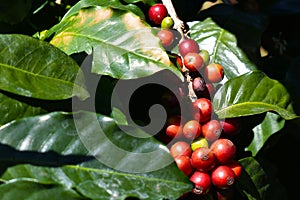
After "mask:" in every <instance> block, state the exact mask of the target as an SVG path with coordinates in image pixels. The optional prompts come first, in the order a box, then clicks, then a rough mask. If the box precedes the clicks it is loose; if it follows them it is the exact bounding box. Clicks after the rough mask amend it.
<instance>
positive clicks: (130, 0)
mask: <svg viewBox="0 0 300 200" xmlns="http://www.w3.org/2000/svg"><path fill="white" fill-rule="evenodd" d="M124 1H125V2H126V3H138V2H143V3H144V4H146V5H149V6H151V5H153V4H155V3H157V1H156V0H124Z"/></svg>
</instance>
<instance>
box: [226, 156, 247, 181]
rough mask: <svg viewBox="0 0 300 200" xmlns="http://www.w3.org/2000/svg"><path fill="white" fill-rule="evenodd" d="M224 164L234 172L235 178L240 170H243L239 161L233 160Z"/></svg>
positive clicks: (239, 173)
mask: <svg viewBox="0 0 300 200" xmlns="http://www.w3.org/2000/svg"><path fill="white" fill-rule="evenodd" d="M226 165H227V166H228V167H230V168H231V169H232V171H233V172H234V174H235V179H236V180H237V179H239V178H240V177H241V175H242V171H243V166H242V165H241V163H240V162H239V161H237V160H233V161H232V162H230V163H228V164H226Z"/></svg>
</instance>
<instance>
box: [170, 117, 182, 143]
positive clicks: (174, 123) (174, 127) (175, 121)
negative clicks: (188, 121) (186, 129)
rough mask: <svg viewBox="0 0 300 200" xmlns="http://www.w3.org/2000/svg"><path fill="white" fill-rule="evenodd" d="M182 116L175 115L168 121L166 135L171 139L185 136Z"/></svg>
mask: <svg viewBox="0 0 300 200" xmlns="http://www.w3.org/2000/svg"><path fill="white" fill-rule="evenodd" d="M181 120H182V118H181V116H180V115H173V116H171V117H169V118H168V120H167V127H166V134H167V135H168V136H170V137H171V138H180V137H182V136H183V132H182V125H181Z"/></svg>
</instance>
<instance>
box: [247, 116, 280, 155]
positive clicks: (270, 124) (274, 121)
mask: <svg viewBox="0 0 300 200" xmlns="http://www.w3.org/2000/svg"><path fill="white" fill-rule="evenodd" d="M284 124H285V120H284V119H282V118H281V117H280V116H279V115H277V114H276V113H272V112H267V114H266V117H265V119H264V120H263V121H262V123H261V124H259V125H257V126H256V127H254V128H253V132H254V138H253V140H252V142H251V144H250V145H249V146H248V147H247V148H246V150H248V151H251V152H252V155H253V156H256V154H257V153H258V151H259V150H260V149H261V148H262V147H263V146H264V144H265V142H266V141H267V140H268V138H269V137H270V136H271V135H273V134H274V133H276V132H278V131H279V130H281V129H282V128H283V127H284Z"/></svg>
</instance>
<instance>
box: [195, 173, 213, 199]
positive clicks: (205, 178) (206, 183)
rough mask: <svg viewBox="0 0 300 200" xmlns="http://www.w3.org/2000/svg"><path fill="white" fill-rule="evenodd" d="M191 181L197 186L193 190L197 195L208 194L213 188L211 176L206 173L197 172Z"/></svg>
mask: <svg viewBox="0 0 300 200" xmlns="http://www.w3.org/2000/svg"><path fill="white" fill-rule="evenodd" d="M190 181H191V182H192V183H194V185H195V188H194V189H193V192H194V193H195V194H207V193H208V192H209V190H210V188H211V186H212V183H211V178H210V175H209V174H208V173H206V172H199V171H195V172H194V173H193V174H192V176H191V177H190Z"/></svg>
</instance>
